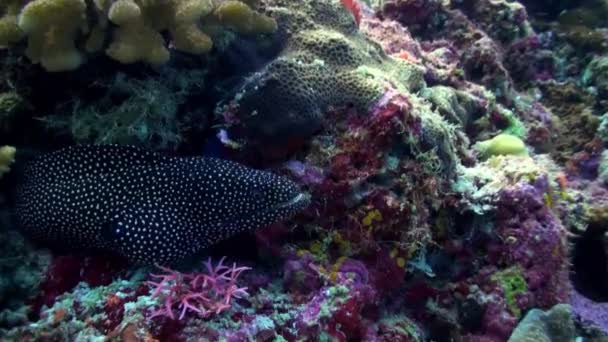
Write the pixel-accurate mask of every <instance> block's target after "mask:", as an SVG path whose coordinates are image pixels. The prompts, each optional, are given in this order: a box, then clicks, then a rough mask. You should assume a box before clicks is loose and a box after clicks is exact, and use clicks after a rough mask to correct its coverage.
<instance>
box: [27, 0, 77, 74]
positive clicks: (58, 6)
mask: <svg viewBox="0 0 608 342" xmlns="http://www.w3.org/2000/svg"><path fill="white" fill-rule="evenodd" d="M86 8H87V6H86V3H85V1H84V0H35V1H32V2H30V3H28V4H27V5H26V6H25V7H24V8H23V10H22V11H21V16H20V17H19V27H20V28H21V29H22V30H23V32H25V33H26V35H27V36H28V46H27V50H26V55H27V56H28V58H29V59H30V60H32V62H34V63H40V64H42V66H43V67H44V68H45V69H46V70H47V71H66V70H73V69H76V68H78V67H79V66H80V65H81V64H82V62H83V58H82V55H81V54H80V52H79V51H78V50H77V49H76V46H75V45H74V40H75V39H76V35H77V33H78V30H80V29H81V28H83V27H85V25H86V17H85V11H86Z"/></svg>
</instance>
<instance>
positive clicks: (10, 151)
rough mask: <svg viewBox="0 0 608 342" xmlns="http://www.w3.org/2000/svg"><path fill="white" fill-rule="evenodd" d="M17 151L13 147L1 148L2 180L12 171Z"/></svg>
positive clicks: (0, 169) (0, 170)
mask: <svg viewBox="0 0 608 342" xmlns="http://www.w3.org/2000/svg"><path fill="white" fill-rule="evenodd" d="M16 151H17V150H16V149H15V148H14V147H13V146H2V147H0V178H2V176H3V175H4V174H6V173H8V172H9V171H10V170H11V168H10V166H11V164H12V163H14V162H15V152H16Z"/></svg>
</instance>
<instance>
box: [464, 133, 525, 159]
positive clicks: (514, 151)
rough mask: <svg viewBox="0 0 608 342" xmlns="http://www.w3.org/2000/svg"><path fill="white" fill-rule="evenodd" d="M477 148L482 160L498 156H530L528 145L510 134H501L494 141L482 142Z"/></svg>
mask: <svg viewBox="0 0 608 342" xmlns="http://www.w3.org/2000/svg"><path fill="white" fill-rule="evenodd" d="M475 148H476V149H477V151H479V154H480V156H481V157H482V158H489V157H491V156H498V155H517V156H526V155H528V149H527V148H526V144H525V143H524V142H523V140H521V139H520V138H518V137H516V136H514V135H510V134H504V133H503V134H499V135H497V136H495V137H494V138H492V139H489V140H484V141H480V142H478V143H477V144H476V146H475Z"/></svg>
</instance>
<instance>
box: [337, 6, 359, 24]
mask: <svg viewBox="0 0 608 342" xmlns="http://www.w3.org/2000/svg"><path fill="white" fill-rule="evenodd" d="M341 2H342V5H343V6H344V7H345V8H346V9H347V10H348V11H349V12H350V13H351V14H352V15H353V17H354V19H355V24H357V27H359V24H360V23H361V17H362V13H361V4H360V3H359V1H357V0H341Z"/></svg>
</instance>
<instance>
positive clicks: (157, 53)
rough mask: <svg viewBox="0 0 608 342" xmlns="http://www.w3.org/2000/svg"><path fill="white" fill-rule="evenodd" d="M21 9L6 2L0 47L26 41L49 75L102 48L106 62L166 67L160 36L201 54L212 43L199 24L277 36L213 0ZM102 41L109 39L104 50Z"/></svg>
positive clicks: (239, 5) (261, 22)
mask: <svg viewBox="0 0 608 342" xmlns="http://www.w3.org/2000/svg"><path fill="white" fill-rule="evenodd" d="M21 5H22V2H21V1H6V5H5V8H4V12H5V15H4V17H2V22H1V25H0V45H3V46H6V45H11V44H15V43H16V42H18V41H19V40H20V39H21V38H22V37H23V36H25V37H27V41H28V47H27V50H26V52H25V54H26V56H27V57H28V58H29V59H30V60H31V61H32V63H40V64H41V65H42V67H43V68H45V69H46V70H47V71H51V72H54V71H69V70H74V69H76V68H78V67H80V66H81V65H82V64H83V63H84V61H85V57H86V53H87V52H88V53H94V52H97V51H99V50H102V49H104V48H105V52H106V54H107V55H108V56H109V57H111V58H112V59H114V60H117V61H119V62H121V63H126V64H128V63H134V62H138V61H142V62H146V63H148V64H152V65H160V64H164V63H166V62H167V61H168V60H169V57H170V52H169V49H168V48H167V44H166V43H165V39H164V38H163V36H162V33H164V32H169V34H170V41H171V46H172V47H173V48H174V49H176V50H178V51H182V52H186V53H191V54H204V53H207V52H209V51H210V50H211V48H212V46H213V42H212V38H211V37H210V36H209V35H208V34H207V33H205V32H204V31H203V22H205V23H207V24H208V25H211V26H213V25H216V26H217V25H221V26H224V27H229V28H232V29H235V30H236V31H237V32H241V33H244V34H260V33H272V32H274V31H275V30H276V23H275V22H274V20H273V19H272V18H270V17H267V16H265V15H263V14H260V13H258V12H255V11H254V10H252V9H251V8H250V7H249V6H248V5H247V4H245V3H243V2H240V1H223V2H221V3H219V4H217V5H216V3H215V2H214V1H211V0H188V1H178V0H171V1H139V0H116V1H110V0H99V1H94V2H86V1H84V0H35V1H30V2H28V3H27V4H25V6H23V7H22V8H21ZM91 14H94V15H91ZM17 18H18V20H16V19H17ZM110 23H112V24H114V25H115V26H116V27H113V25H110ZM106 35H111V36H112V41H111V42H110V43H109V44H108V45H107V47H106V46H104V45H105V36H106ZM81 39H85V40H86V43H85V44H84V46H82V47H81V46H77V41H79V40H81Z"/></svg>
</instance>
